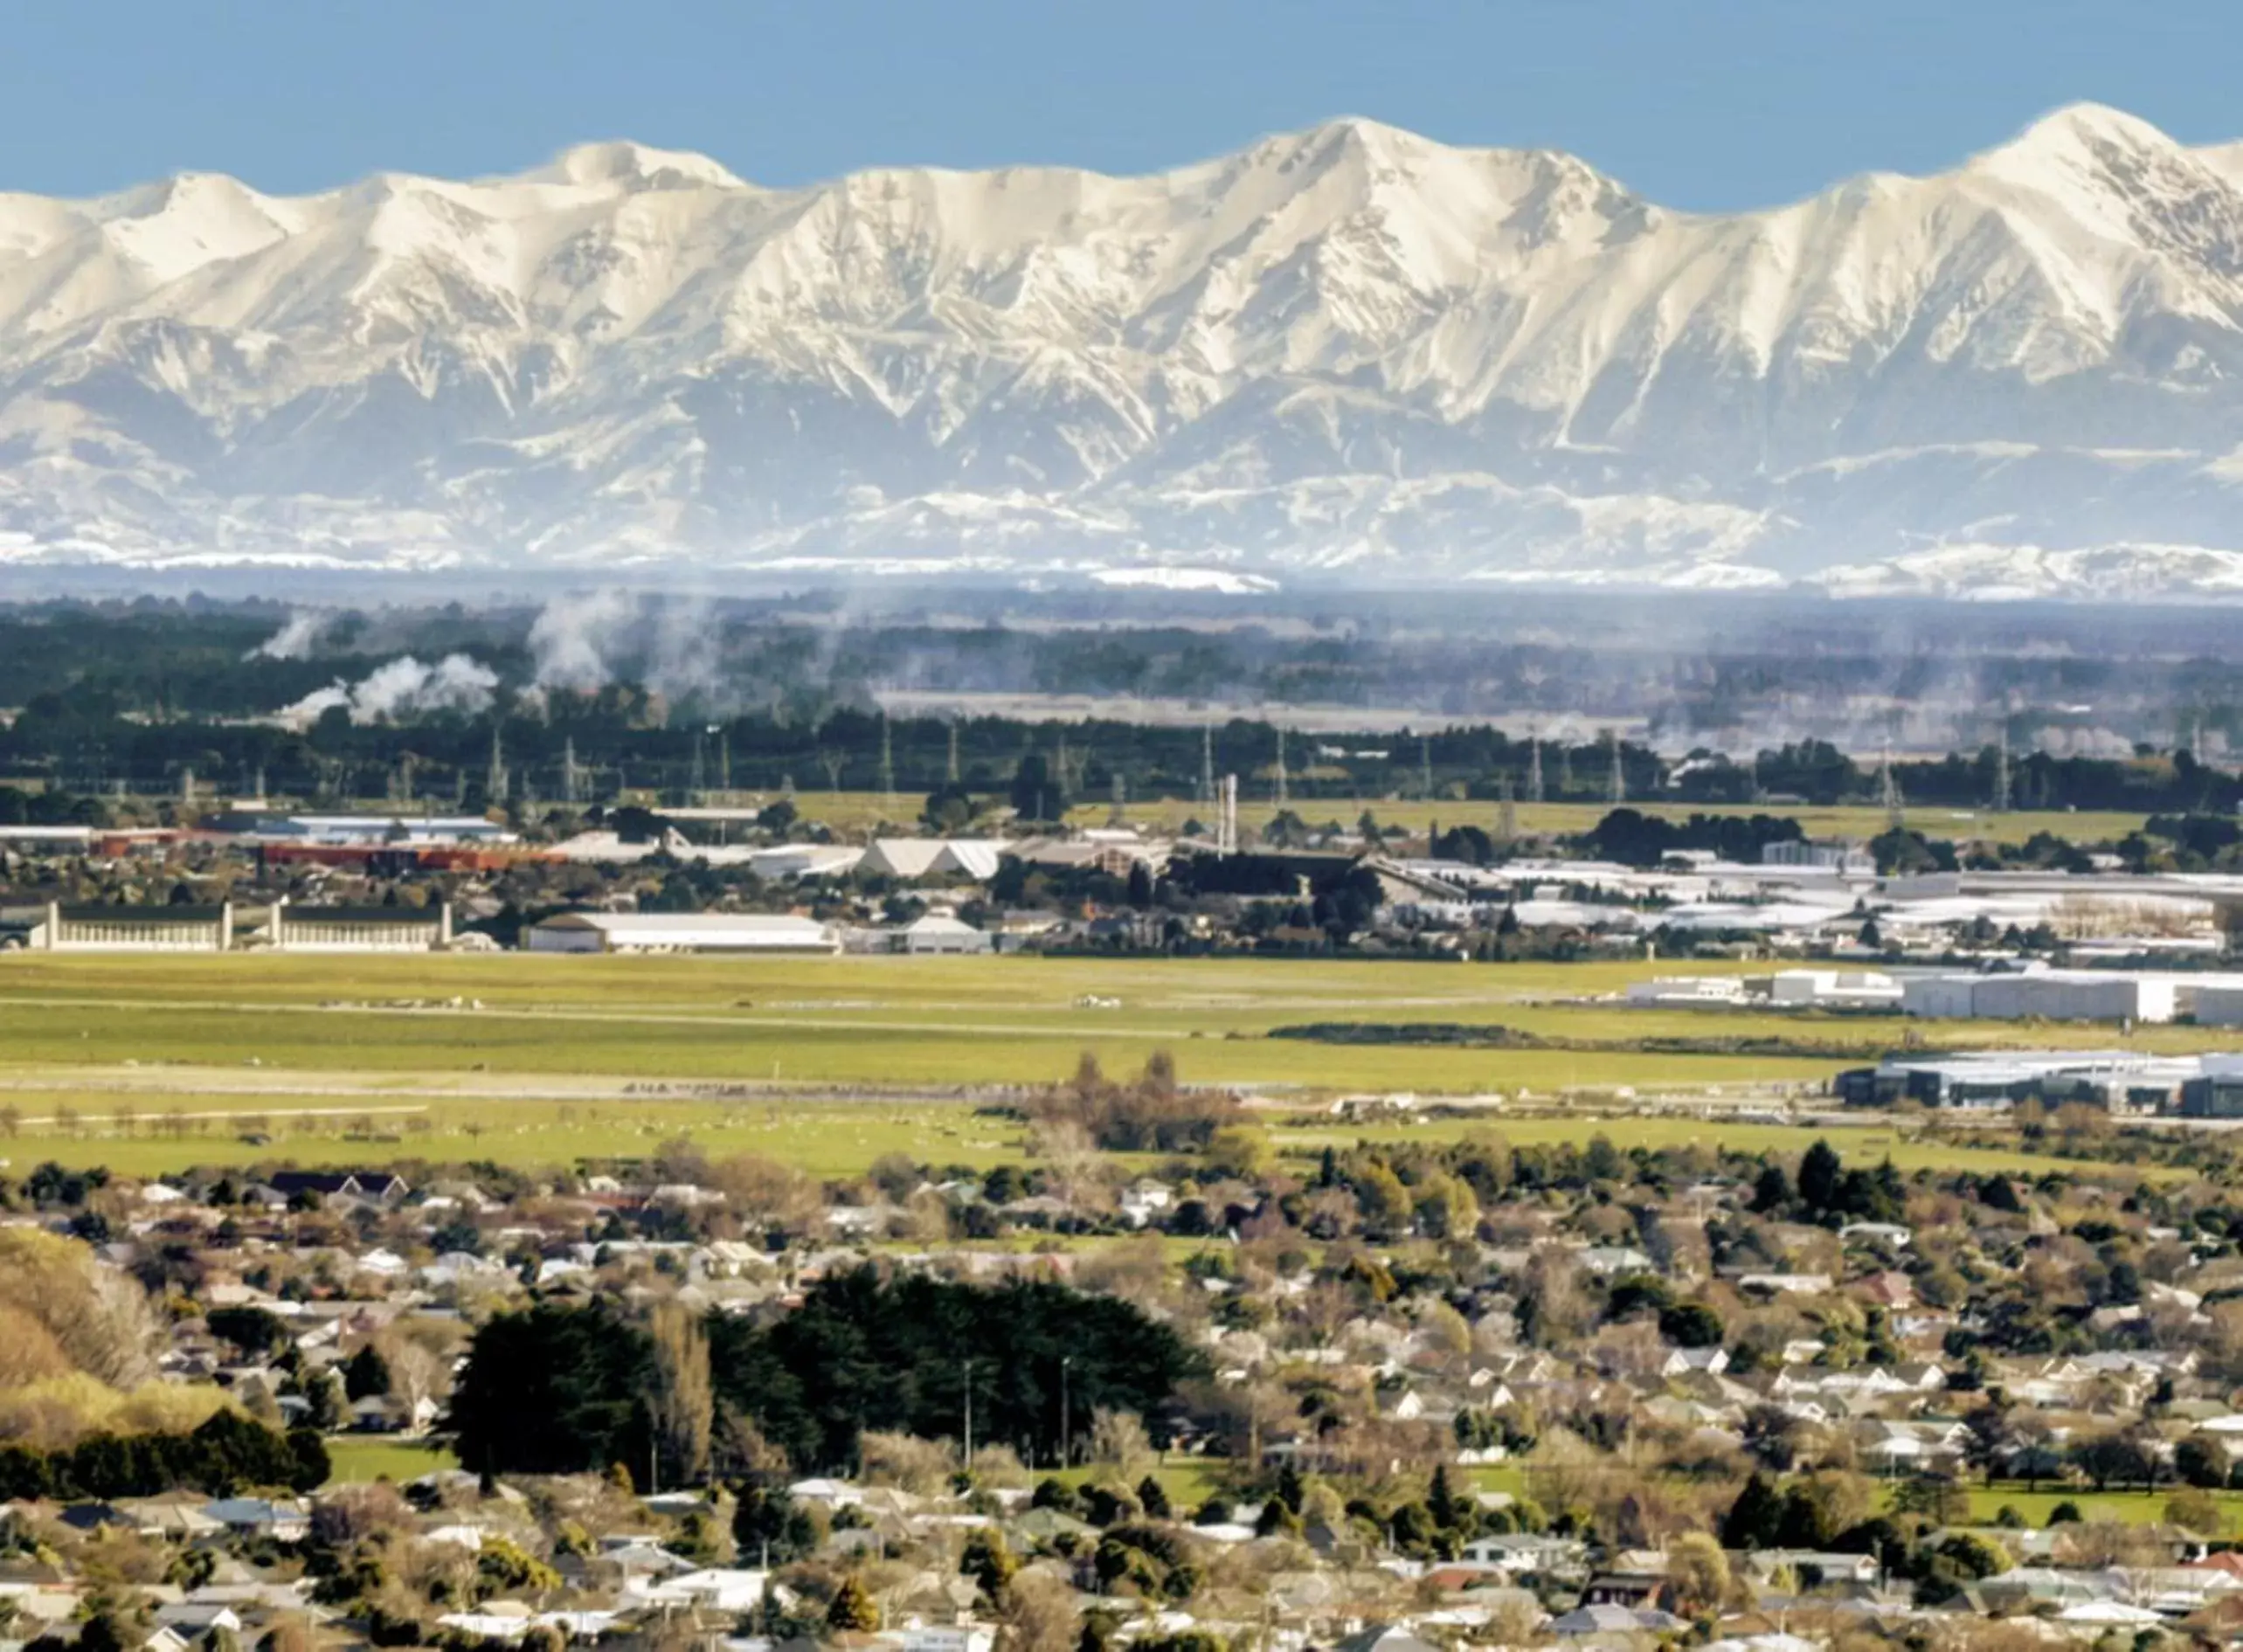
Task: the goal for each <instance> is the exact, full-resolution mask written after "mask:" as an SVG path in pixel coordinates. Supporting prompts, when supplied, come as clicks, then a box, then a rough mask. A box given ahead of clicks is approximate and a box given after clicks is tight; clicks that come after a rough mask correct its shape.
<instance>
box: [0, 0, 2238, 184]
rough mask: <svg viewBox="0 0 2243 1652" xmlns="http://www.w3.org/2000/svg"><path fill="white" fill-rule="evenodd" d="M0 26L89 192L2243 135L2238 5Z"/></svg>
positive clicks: (936, 9) (730, 13)
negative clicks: (1347, 122)
mask: <svg viewBox="0 0 2243 1652" xmlns="http://www.w3.org/2000/svg"><path fill="white" fill-rule="evenodd" d="M5 27H6V35H5V39H6V49H5V52H4V53H0V189H12V190H37V191H40V192H44V193H55V194H72V195H78V194H91V193H95V192H98V191H100V190H108V189H114V188H117V187H120V186H121V185H123V184H126V183H135V182H139V181H142V180H145V179H148V178H151V177H157V176H163V175H165V174H168V173H171V172H176V171H182V170H190V169H191V170H213V171H225V172H231V173H233V174H235V175H236V176H241V177H243V178H246V179H247V180H248V181H249V182H250V183H253V184H255V185H257V186H258V187H260V188H262V189H267V190H276V191H294V190H310V189H318V188H323V187H327V186H329V185H333V184H336V183H344V182H347V181H349V180H350V179H353V178H356V177H359V176H363V175H365V174H366V173H368V172H371V171H376V170H382V169H393V170H406V171H421V172H434V173H440V174H446V175H450V176H463V175H472V174H481V173H488V172H498V171H511V170H516V169H520V168H522V167H524V166H528V165H531V164H534V163H536V162H538V161H541V160H543V159H544V158H546V157H547V156H550V155H551V154H552V153H553V152H554V151H556V150H557V149H562V148H564V147H565V146H566V145H568V144H570V143H572V142H581V141H585V140H588V139H593V138H608V137H631V138H635V139H638V140H640V142H647V143H654V144H658V145H661V146H664V147H668V148H676V149H697V150H700V151H703V153H706V154H709V155H712V156H716V157H717V159H718V160H720V161H722V162H724V163H725V164H726V165H727V166H729V167H730V168H731V169H733V170H734V171H735V172H737V173H739V174H740V175H742V176H745V177H750V178H753V179H755V180H757V181H758V182H763V183H779V184H785V183H801V182H806V181H808V180H812V179H815V178H820V177H824V176H831V175H833V174H835V173H838V172H842V171H846V170H848V169H853V168H855V167H861V166H866V165H874V164H887V163H914V162H927V163H935V164H943V165H950V166H961V167H973V166H987V165H994V164H1000V163H1004V162H1064V163H1070V164H1078V165H1084V166H1092V167H1097V168H1100V169H1105V170H1109V171H1125V172H1126V171H1140V170H1148V169H1156V168H1160V167H1163V166H1167V165H1172V164H1175V163H1178V162H1184V161H1187V160H1193V159H1197V158H1201V157H1203V156H1208V155H1212V154H1216V153H1219V152H1221V151H1223V150H1226V149H1234V148H1236V147H1237V146H1239V145H1240V144H1242V143H1243V142H1248V141H1250V140H1251V139H1252V138H1254V137H1256V136H1257V135H1261V134H1263V133H1267V132H1272V131H1278V130H1284V129H1288V128H1297V127H1301V126H1306V125H1309V124H1312V123H1313V122H1314V121H1319V120H1321V119H1324V118H1326V117H1327V116H1331V115H1335V114H1364V115H1369V116H1372V117H1374V118H1376V119H1379V120H1383V121H1391V122H1393V123H1394V124H1395V125H1398V126H1405V127H1409V128H1412V129H1414V130H1416V131H1420V132H1423V133H1426V134H1427V135H1430V136H1433V137H1436V138H1439V139H1442V140H1443V141H1445V142H1453V143H1492V144H1517V145H1540V146H1549V147H1554V148H1559V149H1570V150H1572V151H1574V152H1575V153H1576V154H1578V155H1581V156H1583V157H1584V158H1586V159H1588V160H1589V161H1590V162H1593V163H1595V164H1596V165H1597V166H1599V167H1601V168H1602V169H1604V170H1605V171H1607V172H1610V173H1611V174H1613V175H1614V176H1617V177H1619V178H1620V179H1621V180H1622V181H1623V182H1624V183H1628V184H1629V185H1630V186H1631V187H1633V188H1635V189H1637V190H1639V191H1641V192H1643V193H1644V194H1646V195H1649V196H1650V197H1652V198H1654V199H1656V200H1658V201H1661V202H1664V203H1665V204H1670V205H1672V206H1677V207H1682V208H1686V209H1695V210H1706V211H1712V210H1723V209H1732V208H1738V207H1747V206H1754V205H1763V204H1773V203H1776V202H1779V201H1783V200H1788V199H1791V198H1795V197H1798V196H1801V195H1803V194H1806V193H1809V192H1810V191H1812V190H1816V189H1818V188H1821V187H1822V186H1824V185H1825V184H1827V183H1831V182H1832V181H1833V180H1835V179H1837V178H1839V177H1843V176H1847V175H1850V174H1852V173H1855V172H1859V171H1863V170H1866V169H1872V168H1878V169H1893V170H1900V171H1911V172H1921V171H1931V170H1936V169H1941V168H1942V167H1945V166H1948V165H1951V164H1952V163H1953V162H1956V160H1958V159H1960V158H1961V157H1963V156H1965V155H1968V154H1970V153H1971V152H1973V151H1975V150H1977V149H1983V148H1985V147H1987V146H1988V145H1990V144H1992V143H1996V142H2000V141H2001V140H2002V139H2003V138H2004V137H2006V136H2007V135H2010V134H2011V133H2013V132H2014V131H2016V130H2017V129H2018V128H2020V127H2022V126H2024V125H2025V123H2026V122H2027V121H2030V120H2031V119H2032V117H2033V116H2034V115H2035V114H2039V113H2040V112H2042V111H2044V110H2046V109H2048V108H2051V107H2055V106H2057V105H2059V104H2062V103H2066V102H2072V101H2076V100H2081V99H2092V100H2097V101H2101V102H2105V103H2111V104H2115V105H2117V106H2119V107H2123V108H2127V109H2129V110H2131V111H2132V112H2133V113H2135V114H2139V115H2142V116H2143V117H2144V118H2145V119H2148V120H2150V121H2154V122H2156V124H2157V125H2159V126H2162V127H2163V128H2165V129H2166V130H2167V131H2169V132H2171V133H2173V134H2174V135H2176V136H2177V137H2181V138H2184V139H2186V140H2190V141H2192V142H2211V141H2213V140H2216V139H2227V138H2243V92H2240V91H2239V89H2238V88H2239V84H2243V83H2239V82H2238V80H2237V79H2236V69H2237V66H2238V64H2239V62H2243V0H2099V3H2087V0H1355V3H1350V4H1339V3H1330V0H1253V3H1247V0H1199V3H1196V4H1194V3H1185V0H1097V3H1093V0H948V3H945V0H916V3H903V0H892V3H876V0H789V3H756V0H730V3H725V0H606V3H600V4H591V3H582V0H536V3H531V0H441V3H439V0H381V3H370V0H160V3H159V0H45V3H37V4H31V5H25V6H22V7H19V8H15V9H12V10H11V15H10V17H9V19H8V22H7V24H6V25H5Z"/></svg>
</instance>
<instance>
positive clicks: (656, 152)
mask: <svg viewBox="0 0 2243 1652" xmlns="http://www.w3.org/2000/svg"><path fill="white" fill-rule="evenodd" d="M529 176H530V178H531V180H532V181H534V182H537V183H573V184H577V185H579V186H583V187H587V188H589V187H597V186H599V185H601V184H621V185H625V186H627V187H631V188H634V189H642V190H680V189H695V188H709V189H719V190H737V189H740V188H742V187H744V185H743V184H742V182H741V180H740V179H739V178H737V177H736V176H733V175H732V174H731V173H730V171H728V170H726V169H724V168H723V166H720V165H719V164H718V163H717V162H715V161H712V160H710V158H709V157H708V156H705V155H696V154H694V153H693V152H692V151H691V150H689V149H654V148H653V147H652V146H651V145H648V144H644V143H633V142H627V141H624V140H616V141H613V142H605V143H579V144H577V145H576V146H575V147H573V148H571V149H564V150H562V151H561V152H560V154H558V155H557V156H554V157H553V158H552V160H551V161H550V162H547V163H546V164H545V165H543V166H542V167H540V168H538V169H537V170H536V171H534V172H532V173H530V175H529Z"/></svg>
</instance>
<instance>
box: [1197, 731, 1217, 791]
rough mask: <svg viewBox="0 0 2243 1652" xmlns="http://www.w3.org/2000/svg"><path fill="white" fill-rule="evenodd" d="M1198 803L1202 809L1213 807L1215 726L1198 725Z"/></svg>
mask: <svg viewBox="0 0 2243 1652" xmlns="http://www.w3.org/2000/svg"><path fill="white" fill-rule="evenodd" d="M1200 803H1201V806H1202V807H1207V808H1212V807H1213V806H1214V805H1215V724H1213V723H1211V722H1203V723H1201V725H1200Z"/></svg>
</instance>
